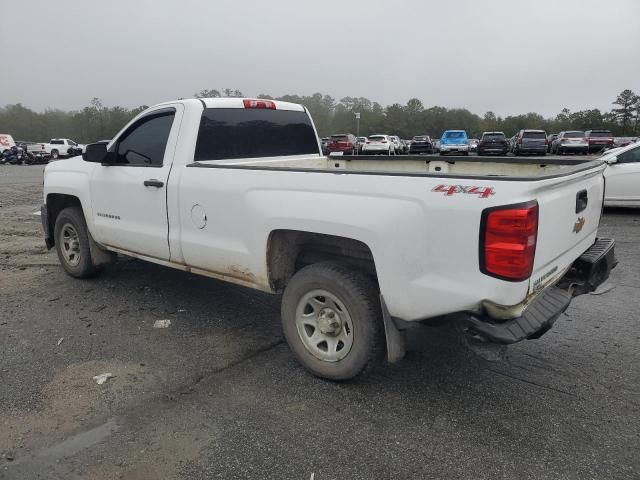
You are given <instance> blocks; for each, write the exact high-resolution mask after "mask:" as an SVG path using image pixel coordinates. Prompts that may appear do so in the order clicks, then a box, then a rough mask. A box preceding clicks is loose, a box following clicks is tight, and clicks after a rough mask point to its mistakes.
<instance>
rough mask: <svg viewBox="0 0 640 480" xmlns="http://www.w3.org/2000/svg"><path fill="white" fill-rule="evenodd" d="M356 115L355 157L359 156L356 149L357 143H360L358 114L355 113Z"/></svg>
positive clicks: (358, 151) (358, 150)
mask: <svg viewBox="0 0 640 480" xmlns="http://www.w3.org/2000/svg"><path fill="white" fill-rule="evenodd" d="M355 115H356V155H360V149H359V148H358V142H359V141H360V112H355Z"/></svg>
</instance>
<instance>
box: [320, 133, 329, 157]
mask: <svg viewBox="0 0 640 480" xmlns="http://www.w3.org/2000/svg"><path fill="white" fill-rule="evenodd" d="M320 145H321V147H322V154H323V155H329V137H322V138H321V139H320Z"/></svg>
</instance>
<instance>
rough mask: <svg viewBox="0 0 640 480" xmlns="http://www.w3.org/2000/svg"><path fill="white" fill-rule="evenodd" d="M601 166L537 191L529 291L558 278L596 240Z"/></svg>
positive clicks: (538, 288) (600, 208)
mask: <svg viewBox="0 0 640 480" xmlns="http://www.w3.org/2000/svg"><path fill="white" fill-rule="evenodd" d="M603 170H604V166H598V167H597V168H595V169H593V170H588V171H586V172H583V173H582V174H580V175H574V176H571V177H565V178H563V179H559V181H557V182H556V183H553V184H551V185H546V186H541V187H540V188H539V189H538V190H537V191H536V196H537V201H538V212H539V213H538V215H539V216H538V239H537V243H536V253H535V260H534V264H533V273H532V275H531V278H530V280H529V281H530V284H529V290H530V292H533V291H536V290H540V289H541V288H542V287H543V286H544V285H546V284H547V283H549V282H551V281H553V280H557V279H558V277H559V276H561V275H562V274H563V273H564V272H565V270H566V269H567V268H568V267H569V266H571V264H572V263H573V262H574V260H576V259H577V258H578V257H579V256H580V255H582V253H584V252H585V251H586V250H587V249H588V248H589V247H590V246H591V245H592V244H593V243H594V242H595V240H596V234H597V230H598V224H599V223H600V215H601V212H602V201H603V195H604V178H603V176H602V172H603Z"/></svg>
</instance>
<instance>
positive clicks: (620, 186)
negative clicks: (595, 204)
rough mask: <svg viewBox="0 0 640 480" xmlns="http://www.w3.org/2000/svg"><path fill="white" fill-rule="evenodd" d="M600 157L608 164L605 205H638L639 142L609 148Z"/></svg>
mask: <svg viewBox="0 0 640 480" xmlns="http://www.w3.org/2000/svg"><path fill="white" fill-rule="evenodd" d="M600 159H601V160H604V161H605V162H607V164H608V166H607V169H606V170H605V171H604V178H605V180H606V183H605V186H606V188H605V191H604V204H605V206H609V207H640V143H632V144H630V145H627V146H626V147H620V148H616V149H615V150H609V151H608V152H606V153H605V154H604V155H602V156H601V157H600Z"/></svg>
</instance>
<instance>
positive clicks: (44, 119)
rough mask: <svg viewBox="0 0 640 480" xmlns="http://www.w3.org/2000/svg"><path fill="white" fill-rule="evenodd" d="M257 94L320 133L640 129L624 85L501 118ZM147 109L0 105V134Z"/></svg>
mask: <svg viewBox="0 0 640 480" xmlns="http://www.w3.org/2000/svg"><path fill="white" fill-rule="evenodd" d="M194 96H195V97H201V98H204V97H214V98H215V97H243V96H244V95H243V94H242V92H241V91H240V90H237V89H230V88H225V89H220V90H217V89H211V90H201V91H200V92H198V93H196V94H194ZM258 98H262V99H275V100H283V101H287V102H294V103H300V104H302V105H304V106H306V107H307V108H308V109H309V111H310V112H311V115H312V116H313V119H314V121H315V124H316V127H317V129H318V133H319V135H320V136H328V135H331V134H333V133H354V134H355V133H357V132H356V129H357V123H356V119H355V115H354V114H355V113H356V112H358V113H360V122H359V129H360V132H359V133H360V135H362V136H367V135H372V134H375V133H389V134H393V135H398V136H400V137H401V138H411V137H413V136H414V135H422V134H426V135H431V136H434V137H439V136H440V135H441V133H442V132H443V131H444V130H446V129H454V128H455V129H464V130H466V131H467V133H468V134H469V135H470V136H471V137H478V136H479V135H480V134H481V133H482V132H483V131H503V132H505V133H506V134H507V136H511V135H513V134H515V133H516V132H517V131H518V130H520V129H523V128H538V129H544V130H546V131H547V132H548V133H551V132H559V131H563V130H587V129H590V128H607V129H609V130H611V131H612V132H613V133H614V135H616V136H625V135H626V136H635V135H638V134H640V123H639V117H640V96H639V95H636V94H635V93H634V92H633V91H631V90H623V91H622V92H621V93H620V94H619V95H618V96H617V97H616V98H615V99H614V100H613V102H612V109H611V110H610V111H609V112H601V111H600V110H599V109H597V108H595V109H590V110H589V109H587V110H579V111H575V112H572V111H570V110H569V109H567V108H564V109H562V110H561V111H560V113H558V114H557V115H556V116H555V117H553V118H544V117H543V116H542V115H539V114H537V113H525V114H521V115H510V116H506V117H501V116H498V115H496V114H495V113H494V112H491V111H489V112H486V113H484V115H482V116H480V115H477V114H475V113H472V112H470V111H469V110H467V109H465V108H445V107H440V106H430V107H427V106H425V105H424V104H423V103H422V101H420V100H419V99H417V98H412V99H410V100H409V101H408V102H407V103H406V105H401V104H399V103H394V104H393V105H388V106H386V107H384V106H382V105H381V104H380V103H378V102H375V101H371V100H369V99H368V98H364V97H344V98H341V99H340V100H337V99H335V98H333V97H331V96H329V95H323V94H321V93H314V94H313V95H309V96H305V95H283V96H281V97H271V96H270V95H267V94H260V95H258ZM145 108H147V106H146V105H141V106H139V107H136V108H132V109H129V108H124V107H119V106H116V107H107V106H104V105H103V104H102V102H101V101H100V99H99V98H94V99H92V100H91V102H90V104H89V105H88V106H87V107H84V108H83V109H82V110H74V111H63V110H58V109H48V110H45V111H44V112H35V111H33V110H31V109H29V108H27V107H25V106H24V105H22V104H19V103H18V104H14V105H6V106H5V107H3V108H0V133H8V134H11V135H13V137H14V138H15V139H19V140H32V141H46V140H48V139H50V138H54V137H66V138H72V139H74V140H76V141H78V142H82V143H89V142H94V141H98V140H103V139H110V138H112V137H113V135H115V133H116V132H117V131H118V130H119V129H120V128H121V127H122V126H123V125H124V124H125V123H126V122H128V121H129V120H130V119H131V118H133V117H134V116H135V115H137V114H138V113H140V112H141V111H142V110H144V109H145Z"/></svg>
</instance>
